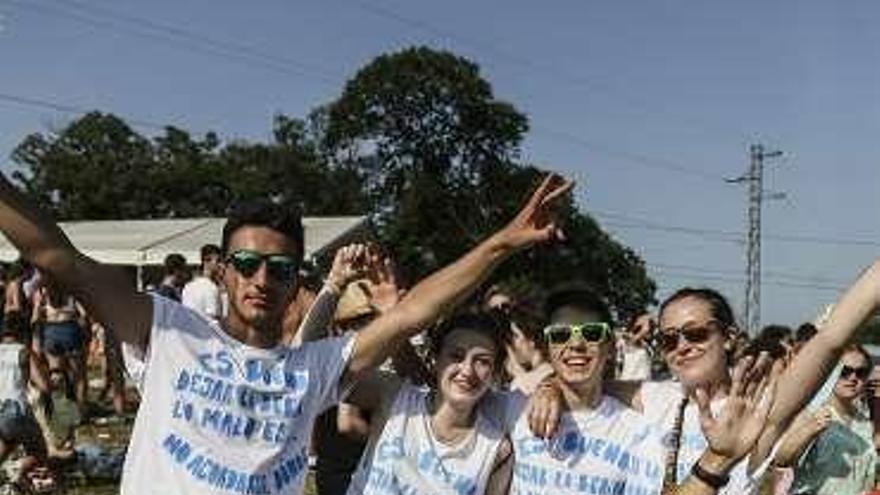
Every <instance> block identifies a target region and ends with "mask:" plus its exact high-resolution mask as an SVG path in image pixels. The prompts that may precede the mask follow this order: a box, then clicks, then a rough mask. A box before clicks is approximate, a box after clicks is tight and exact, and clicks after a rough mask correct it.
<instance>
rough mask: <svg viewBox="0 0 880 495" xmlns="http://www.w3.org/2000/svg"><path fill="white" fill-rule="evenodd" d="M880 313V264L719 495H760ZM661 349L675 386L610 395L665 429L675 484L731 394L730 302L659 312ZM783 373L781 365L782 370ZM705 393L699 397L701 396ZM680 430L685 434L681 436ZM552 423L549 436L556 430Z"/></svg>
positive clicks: (801, 359)
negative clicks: (704, 415)
mask: <svg viewBox="0 0 880 495" xmlns="http://www.w3.org/2000/svg"><path fill="white" fill-rule="evenodd" d="M878 307H880V261H878V262H875V263H874V264H873V265H872V266H871V267H870V268H869V269H868V270H866V271H865V272H864V273H863V274H862V276H861V277H860V278H859V279H858V280H857V281H856V282H855V283H854V284H853V286H852V287H851V288H850V289H849V290H848V291H847V292H846V293H845V294H844V295H843V297H842V298H841V299H840V300H839V301H838V303H837V304H836V306H835V308H834V311H833V312H832V314H831V315H830V318H829V320H828V322H827V323H826V324H825V325H824V327H823V329H822V331H821V332H819V333H818V334H816V335H815V336H814V337H813V338H812V339H810V341H809V342H807V343H806V344H805V345H804V346H803V348H801V350H800V351H799V352H798V353H797V355H795V356H794V357H793V358H792V359H791V362H790V363H789V365H788V366H787V367H786V368H785V370H784V371H782V372H781V375H780V377H779V384H778V388H777V390H778V391H777V395H776V399H775V402H774V404H773V408H772V410H771V411H770V414H769V417H768V418H767V425H766V427H765V428H764V430H763V432H762V433H761V436H760V438H759V439H758V441H757V442H756V443H755V446H754V449H752V451H751V453H750V454H749V455H748V456H747V457H746V458H745V459H744V461H746V462H741V463H739V465H737V466H736V467H735V468H734V469H733V470H732V471H731V473H730V476H729V477H727V478H725V477H714V478H712V480H710V481H712V482H713V483H714V484H715V485H717V486H718V488H719V490H720V491H719V493H723V494H730V495H734V494H735V495H741V494H750V493H756V492H757V489H758V486H757V485H758V484H757V482H756V481H757V480H756V478H757V476H758V475H760V474H761V473H762V471H763V470H764V469H765V468H766V467H767V465H768V464H769V458H770V454H771V452H772V450H773V448H774V446H775V445H776V443H777V441H778V440H779V438H780V436H781V435H782V433H783V432H785V431H786V429H787V428H788V426H789V424H790V423H791V421H792V419H793V418H794V417H795V416H796V415H797V414H798V413H799V412H800V411H801V409H802V408H803V407H804V406H805V405H806V404H807V402H808V401H809V400H810V397H812V395H813V394H814V393H815V392H816V390H818V389H819V387H820V386H821V385H822V383H823V381H824V380H825V378H826V377H827V375H828V373H829V372H830V371H831V369H832V368H833V367H834V365H835V364H836V363H837V361H838V359H839V357H840V355H841V353H842V352H843V350H844V349H845V347H846V345H847V342H848V341H849V340H850V338H851V337H852V336H853V335H854V334H855V332H856V330H857V329H858V328H859V327H860V326H861V324H862V323H863V322H864V321H865V320H866V319H867V318H868V317H869V316H870V315H871V314H872V313H873V312H874V311H876V309H877V308H878ZM659 324H660V330H659V333H658V340H659V349H660V352H661V353H662V355H663V357H664V358H665V360H666V363H667V364H668V365H669V368H670V371H671V372H672V374H673V375H674V376H675V378H676V379H677V380H675V381H667V382H651V381H646V382H617V383H613V384H609V386H608V387H607V388H608V390H609V393H611V394H613V395H615V396H617V397H618V398H620V399H622V400H623V401H624V402H626V403H628V404H629V405H631V406H632V407H633V408H635V409H636V410H638V411H641V412H642V414H643V416H644V417H645V418H646V419H647V420H648V421H650V422H653V423H654V424H656V425H657V426H658V427H659V428H660V433H661V434H660V436H659V438H660V439H661V442H659V445H658V448H657V458H658V459H664V458H671V457H674V458H676V459H677V469H675V470H674V472H673V473H671V474H672V475H673V477H674V478H678V479H680V478H681V477H683V476H684V475H685V474H686V473H688V472H689V471H690V472H693V471H692V470H691V467H692V466H694V464H695V462H696V460H697V459H698V457H699V456H700V455H701V453H702V452H703V451H704V449H705V448H706V447H707V445H708V444H707V441H706V438H705V436H704V434H703V432H702V431H701V428H700V407H699V406H701V405H702V406H703V407H710V408H711V409H712V410H717V409H720V408H721V407H722V406H723V405H724V403H725V402H726V398H727V397H728V394H729V393H730V390H731V371H730V363H729V355H730V352H731V350H732V337H734V336H735V335H736V334H737V333H738V329H737V327H736V323H735V321H734V316H733V311H732V309H731V307H730V305H729V304H728V303H727V300H726V299H725V298H724V297H723V296H722V295H721V294H720V293H718V292H717V291H714V290H712V289H704V288H700V289H695V288H684V289H681V290H679V291H677V292H676V293H674V294H672V295H671V296H670V297H668V298H667V299H666V300H665V301H664V302H663V303H662V304H661V306H660V311H659ZM778 366H780V367H781V366H782V363H781V362H780V363H778ZM701 389H702V390H703V392H701V393H697V391H698V390H701ZM676 426H680V428H676ZM553 427H554V426H553V422H552V421H551V422H550V425H549V426H548V428H550V429H552V428H553Z"/></svg>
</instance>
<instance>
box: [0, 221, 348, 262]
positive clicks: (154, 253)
mask: <svg viewBox="0 0 880 495" xmlns="http://www.w3.org/2000/svg"><path fill="white" fill-rule="evenodd" d="M225 222H226V219H225V218H192V219H178V220H106V221H86V222H66V223H61V228H62V229H63V230H64V233H65V234H67V236H68V237H69V238H70V240H71V242H72V243H73V245H74V246H76V247H77V248H78V249H79V250H80V251H82V252H84V253H85V254H87V255H88V256H91V257H92V258H94V259H96V260H98V261H101V262H104V263H112V264H117V265H131V266H144V265H161V264H162V261H163V260H164V259H165V256H167V255H168V254H171V253H180V254H182V255H184V256H185V257H186V259H187V261H188V262H189V263H192V264H197V263H198V262H199V249H201V247H202V246H203V245H205V244H218V245H219V244H220V240H221V235H222V232H223V224H224V223H225ZM364 225H365V217H309V218H303V227H304V229H305V251H306V252H305V255H306V257H307V258H308V257H310V256H314V255H315V254H319V253H321V252H322V251H324V250H327V249H332V248H335V247H336V246H338V245H339V244H341V243H344V242H346V240H347V239H349V238H350V237H352V236H354V235H356V234H357V233H359V232H361V231H362V229H363V227H364ZM17 258H18V251H17V250H16V249H15V247H13V246H12V244H11V243H9V241H8V240H7V239H6V238H5V237H2V238H0V260H2V261H14V260H15V259H17Z"/></svg>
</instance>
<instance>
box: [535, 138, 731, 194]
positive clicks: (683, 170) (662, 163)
mask: <svg viewBox="0 0 880 495" xmlns="http://www.w3.org/2000/svg"><path fill="white" fill-rule="evenodd" d="M532 130H533V131H535V132H537V133H539V134H544V135H547V136H550V137H552V138H556V139H562V140H564V141H568V142H570V143H573V144H576V145H579V146H581V147H584V148H586V149H588V150H591V151H594V152H597V153H601V154H603V155H605V156H608V157H611V158H620V159H623V160H626V161H629V162H631V163H633V164H636V165H639V166H642V167H647V168H656V169H661V170H667V171H670V172H677V173H680V174H685V175H691V176H694V177H697V178H699V179H702V180H705V181H709V182H711V183H712V184H715V185H720V184H721V183H722V182H723V181H724V179H725V177H724V176H723V175H719V174H713V173H711V172H706V171H704V170H699V169H695V168H691V167H686V166H684V165H681V164H679V163H676V162H672V161H668V160H664V159H660V158H652V157H649V156H646V155H642V154H639V153H633V152H630V151H620V150H615V149H613V148H609V147H608V146H605V145H602V144H599V143H596V142H594V141H590V140H587V139H584V138H582V137H580V136H577V135H574V134H570V133H568V132H564V131H558V130H555V129H550V128H547V127H535V126H533V127H532Z"/></svg>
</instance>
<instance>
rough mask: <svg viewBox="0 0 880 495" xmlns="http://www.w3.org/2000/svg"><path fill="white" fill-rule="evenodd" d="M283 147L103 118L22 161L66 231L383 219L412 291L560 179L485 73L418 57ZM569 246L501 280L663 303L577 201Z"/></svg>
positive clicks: (312, 120) (22, 173) (38, 146)
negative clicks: (249, 205)
mask: <svg viewBox="0 0 880 495" xmlns="http://www.w3.org/2000/svg"><path fill="white" fill-rule="evenodd" d="M272 131H273V139H272V140H271V141H270V142H267V143H260V142H248V141H229V142H224V141H223V140H222V139H221V138H220V137H219V136H218V135H216V134H215V133H208V134H206V135H204V136H195V137H194V136H193V135H191V134H190V133H189V132H187V131H185V130H183V129H179V128H175V127H170V126H169V127H166V128H165V129H164V130H163V131H162V132H161V133H159V135H156V136H153V137H148V136H144V135H141V134H139V133H138V132H136V131H135V130H133V129H132V127H131V126H129V125H128V124H126V122H125V121H124V120H123V119H121V118H119V117H117V116H114V115H112V114H107V113H102V112H98V111H95V112H91V113H89V114H87V115H84V116H83V117H81V118H79V119H77V120H75V121H73V122H71V123H70V124H69V125H67V126H66V127H64V128H62V129H60V130H58V131H57V132H47V133H34V134H31V135H30V136H28V137H26V138H25V139H24V140H23V141H22V142H21V143H20V144H19V145H18V146H17V147H16V149H15V150H14V152H13V155H12V158H13V161H14V162H15V163H16V164H17V165H18V166H19V169H20V170H19V171H17V172H16V173H15V178H16V180H17V181H18V182H19V183H20V184H21V185H22V186H23V188H24V189H25V190H26V191H27V192H28V193H29V194H30V195H32V196H33V197H34V198H36V199H37V200H38V201H39V202H41V203H42V204H43V205H44V206H45V207H47V208H49V209H50V211H52V212H53V213H54V214H55V215H56V216H57V218H58V219H60V220H82V219H90V220H97V219H142V218H175V217H178V218H182V217H199V216H222V215H224V214H225V213H226V212H227V210H228V208H229V206H230V205H231V204H233V203H234V202H236V201H239V200H242V199H246V198H252V197H256V196H263V197H269V198H272V199H273V200H274V201H278V202H281V203H284V204H288V205H291V206H297V207H300V208H301V209H302V211H303V212H304V213H305V214H308V215H344V214H369V215H371V218H372V220H373V222H372V224H373V226H374V230H375V235H376V236H377V237H378V239H379V240H380V241H381V242H382V244H383V245H385V246H386V247H388V248H390V249H391V250H392V251H393V253H394V254H395V256H396V258H397V259H398V262H399V264H400V265H401V266H402V267H404V269H405V271H406V273H407V275H409V278H410V279H412V280H415V279H417V278H420V277H422V276H424V275H426V274H427V273H429V272H430V271H433V270H435V269H437V268H439V267H440V266H443V265H444V264H447V263H449V262H451V261H452V260H454V259H455V258H456V257H458V256H459V255H460V254H461V253H462V252H463V251H464V250H465V249H467V248H469V247H471V246H473V245H474V244H476V243H477V242H478V241H479V240H480V239H482V238H484V237H485V236H486V235H488V234H489V233H490V232H492V231H493V230H495V229H497V228H498V227H499V226H500V225H503V223H504V222H506V221H507V220H509V219H510V218H511V217H512V216H513V215H514V214H515V212H516V210H517V208H518V207H519V206H520V205H521V204H522V202H523V200H524V199H525V198H526V197H527V195H528V194H529V192H530V191H531V189H532V188H533V187H535V185H536V184H537V183H538V182H539V181H540V179H541V176H542V175H543V174H545V173H546V172H545V171H543V170H542V169H541V167H539V166H536V165H535V164H530V163H524V162H522V161H521V159H520V156H521V154H520V146H521V145H522V142H523V139H524V137H525V134H526V132H527V131H528V119H527V117H526V116H525V115H524V114H523V113H521V112H520V111H518V110H517V109H516V108H515V107H514V106H513V105H512V104H511V103H508V102H505V101H502V100H499V99H497V98H496V97H495V96H494V94H493V91H492V87H491V85H490V84H489V82H488V81H486V80H485V79H484V78H483V77H482V76H481V75H480V70H479V67H478V66H477V65H476V64H475V63H473V62H471V61H469V60H466V59H464V58H462V57H459V56H456V55H454V54H452V53H449V52H443V51H435V50H432V49H429V48H424V47H416V48H410V49H406V50H403V51H400V52H396V53H391V54H385V55H381V56H379V57H377V58H375V59H374V60H372V61H371V62H369V63H368V64H367V65H365V66H364V67H362V68H361V69H360V70H358V71H357V72H356V73H355V74H354V76H353V77H352V78H351V79H350V80H349V81H348V82H347V83H346V84H345V87H344V88H343V91H342V93H341V94H340V95H339V97H338V98H336V99H335V100H333V101H331V102H329V103H327V104H325V105H322V106H317V107H316V108H315V110H314V111H313V112H312V113H311V114H310V115H308V116H307V117H306V118H305V119H302V120H301V119H295V118H291V117H288V116H284V115H277V116H275V117H274V120H273V122H272ZM562 220H563V223H564V225H565V231H566V234H567V237H568V240H567V241H566V242H564V243H563V244H561V245H557V246H546V247H541V248H538V249H535V250H532V251H529V252H527V253H523V254H522V255H520V256H518V257H517V258H516V259H514V260H512V261H511V262H510V263H508V264H505V265H504V267H503V268H502V270H501V271H499V272H498V273H497V274H496V276H495V277H494V279H493V281H495V282H504V283H506V284H507V285H509V286H512V287H525V288H526V291H527V292H530V293H540V292H542V291H545V290H547V289H550V288H553V287H555V286H557V285H559V284H562V283H566V282H574V281H578V282H582V283H585V284H588V285H590V286H592V287H593V289H594V290H596V291H597V292H598V293H599V294H601V295H603V296H605V297H606V298H607V299H608V300H609V302H610V303H611V304H612V305H613V306H614V308H615V309H616V310H617V312H618V314H619V315H621V316H623V317H626V316H628V315H631V314H632V313H635V312H638V311H641V310H643V309H644V308H645V307H646V306H647V305H648V304H650V303H651V302H653V297H654V291H655V285H654V282H653V281H652V280H651V279H650V278H649V277H648V276H647V273H646V271H645V267H644V263H643V262H642V260H641V259H640V258H639V257H638V256H637V255H636V254H635V253H634V252H633V251H632V250H631V249H630V248H628V247H626V246H623V245H621V244H620V243H618V242H617V241H615V240H614V239H612V238H611V237H610V236H609V235H608V234H607V233H605V232H604V231H603V230H602V229H601V227H600V226H599V225H598V224H597V223H596V222H595V221H594V220H593V219H592V218H591V217H590V216H589V215H588V214H586V213H584V212H582V211H580V210H579V209H578V207H577V205H576V204H575V203H574V201H573V199H572V198H569V200H568V203H567V204H566V205H565V207H564V208H563V212H562Z"/></svg>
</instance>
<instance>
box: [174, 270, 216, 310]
mask: <svg viewBox="0 0 880 495" xmlns="http://www.w3.org/2000/svg"><path fill="white" fill-rule="evenodd" d="M180 302H181V303H183V305H184V306H186V307H188V308H192V309H194V310H196V311H198V312H199V313H201V314H203V315H205V316H207V317H208V318H211V319H212V320H220V318H222V317H223V300H222V299H221V297H220V287H218V286H217V284H215V283H214V282H213V281H212V280H211V279H209V278H208V277H196V278H194V279H192V280H191V281H190V282H189V283H187V284H186V285H185V286H184V287H183V292H182V293H181V295H180Z"/></svg>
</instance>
